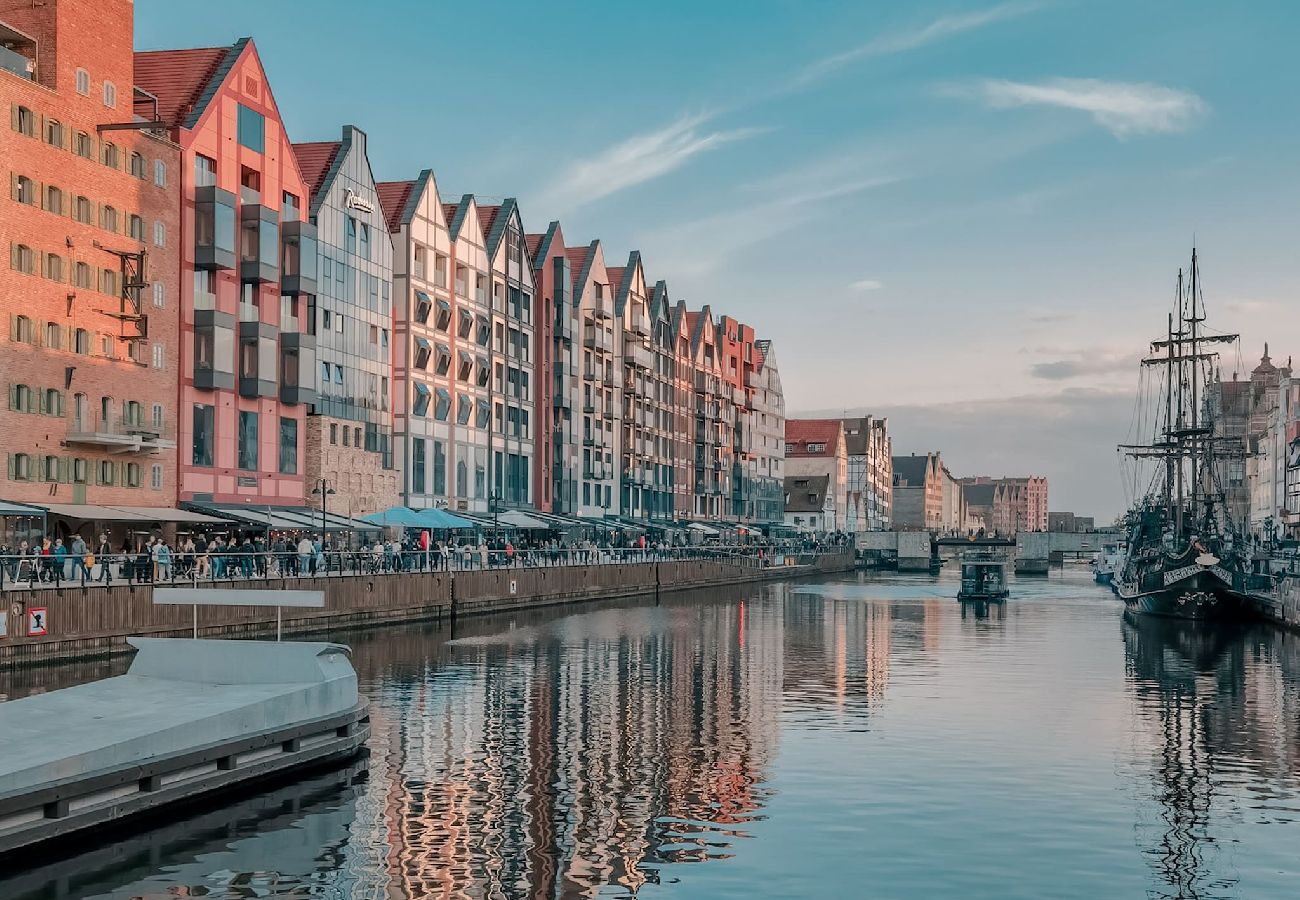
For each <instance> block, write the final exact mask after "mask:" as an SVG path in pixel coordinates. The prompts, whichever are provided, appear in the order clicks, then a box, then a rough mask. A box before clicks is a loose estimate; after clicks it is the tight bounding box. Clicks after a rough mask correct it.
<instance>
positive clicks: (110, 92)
mask: <svg viewBox="0 0 1300 900" xmlns="http://www.w3.org/2000/svg"><path fill="white" fill-rule="evenodd" d="M104 105H105V106H108V107H114V106H117V86H116V85H115V84H113V82H111V81H105V82H104Z"/></svg>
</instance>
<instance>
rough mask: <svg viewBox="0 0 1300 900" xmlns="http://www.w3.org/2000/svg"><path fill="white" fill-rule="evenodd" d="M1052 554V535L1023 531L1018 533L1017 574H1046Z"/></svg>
mask: <svg viewBox="0 0 1300 900" xmlns="http://www.w3.org/2000/svg"><path fill="white" fill-rule="evenodd" d="M1051 554H1052V535H1051V534H1049V533H1048V532H1045V531H1022V532H1020V533H1019V534H1017V535H1016V574H1017V575H1046V574H1047V569H1048V564H1049V562H1050V559H1051Z"/></svg>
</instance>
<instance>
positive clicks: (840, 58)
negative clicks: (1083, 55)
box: [790, 0, 1044, 88]
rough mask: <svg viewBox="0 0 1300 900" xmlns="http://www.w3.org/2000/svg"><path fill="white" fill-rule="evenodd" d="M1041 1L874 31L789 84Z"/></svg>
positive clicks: (1015, 13)
mask: <svg viewBox="0 0 1300 900" xmlns="http://www.w3.org/2000/svg"><path fill="white" fill-rule="evenodd" d="M1043 5H1044V4H1043V3H1041V2H1026V0H1016V2H1009V3H999V4H998V5H996V6H991V7H989V8H987V9H982V10H973V11H971V12H965V13H954V14H952V15H947V16H940V17H939V18H937V19H935V20H934V21H932V22H929V23H927V24H925V25H922V26H920V27H918V28H912V29H909V30H905V31H896V32H892V33H888V34H881V35H877V36H876V37H874V38H872V39H871V40H869V41H867V42H866V43H864V44H859V45H858V46H856V47H854V48H852V49H850V50H845V51H843V52H841V53H836V54H833V55H831V56H826V57H823V58H821V59H819V60H816V61H814V62H812V63H809V64H808V65H807V66H805V67H804V68H803V69H802V70H801V71H800V72H799V73H798V74H797V75H795V77H794V79H793V80H792V81H791V83H790V87H792V88H801V87H806V86H808V85H810V84H812V83H813V82H816V81H820V80H822V79H823V78H825V77H827V76H829V75H831V74H832V73H834V72H836V71H838V70H839V69H842V68H844V67H845V66H848V65H851V64H853V63H855V62H858V61H860V60H864V59H871V58H873V57H878V56H893V55H895V54H898V53H906V52H908V51H910V50H917V49H919V48H921V47H924V46H926V45H927V44H933V43H936V42H938V41H942V40H944V39H945V38H950V37H954V36H956V35H959V34H963V33H965V32H967V31H975V30H976V29H979V28H983V27H985V26H986V25H992V24H994V23H995V22H1001V21H1004V20H1007V19H1014V18H1018V17H1020V16H1023V15H1027V14H1029V13H1031V12H1035V11H1037V10H1039V9H1041V8H1042V7H1043Z"/></svg>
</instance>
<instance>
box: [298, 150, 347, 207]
mask: <svg viewBox="0 0 1300 900" xmlns="http://www.w3.org/2000/svg"><path fill="white" fill-rule="evenodd" d="M342 146H343V142H342V141H313V142H310V143H303V144H294V145H293V155H294V156H296V157H297V158H298V169H299V171H301V172H302V180H303V181H304V182H306V183H307V190H308V191H310V192H311V196H312V198H313V199H314V198H315V197H317V196H318V195H319V194H320V190H321V187H322V186H324V184H325V176H326V175H327V174H328V173H329V170H330V169H331V167H333V165H334V161H335V160H336V159H338V155H339V149H340V148H342Z"/></svg>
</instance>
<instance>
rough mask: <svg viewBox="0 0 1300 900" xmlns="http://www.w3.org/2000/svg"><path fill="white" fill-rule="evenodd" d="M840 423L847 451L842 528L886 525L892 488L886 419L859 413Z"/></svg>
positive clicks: (872, 528)
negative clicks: (846, 477)
mask: <svg viewBox="0 0 1300 900" xmlns="http://www.w3.org/2000/svg"><path fill="white" fill-rule="evenodd" d="M843 426H844V443H845V451H846V453H847V455H848V483H847V486H846V495H847V496H846V502H847V510H846V521H845V530H846V531H849V532H851V533H854V534H859V533H861V532H864V531H878V530H880V529H883V528H888V527H889V521H890V507H891V505H892V497H893V488H894V462H893V452H892V451H893V444H892V442H891V441H890V438H889V420H888V419H877V418H875V417H873V416H861V417H858V418H854V419H845V420H844V422H843Z"/></svg>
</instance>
